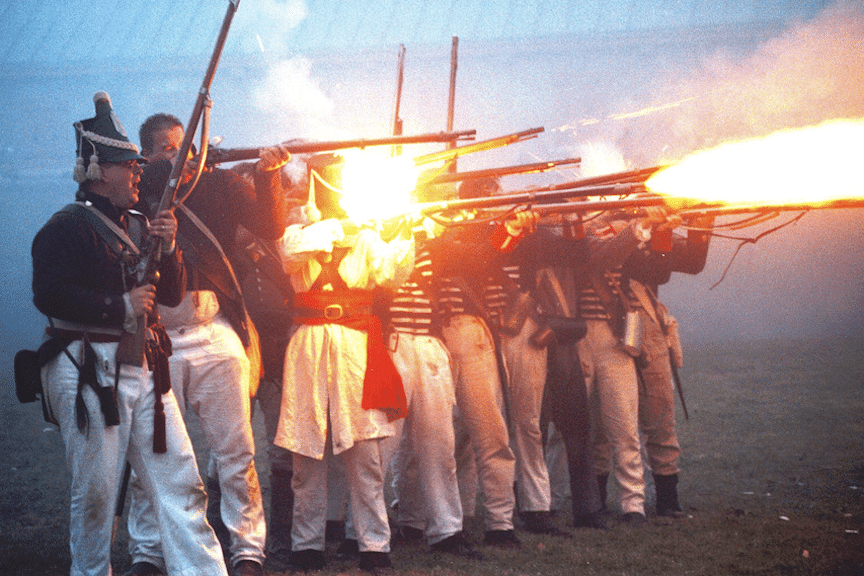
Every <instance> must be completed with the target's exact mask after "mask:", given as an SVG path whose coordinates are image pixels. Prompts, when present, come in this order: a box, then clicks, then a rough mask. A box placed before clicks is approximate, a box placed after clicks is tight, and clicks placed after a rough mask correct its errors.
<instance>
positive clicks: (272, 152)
mask: <svg viewBox="0 0 864 576" xmlns="http://www.w3.org/2000/svg"><path fill="white" fill-rule="evenodd" d="M289 160H291V153H290V152H289V151H288V148H287V147H286V146H284V145H281V144H280V145H278V146H270V147H269V148H264V149H262V150H261V153H260V154H259V155H258V168H259V169H260V170H265V171H271V170H278V169H279V168H281V167H282V166H284V165H285V164H287V163H288V161H289Z"/></svg>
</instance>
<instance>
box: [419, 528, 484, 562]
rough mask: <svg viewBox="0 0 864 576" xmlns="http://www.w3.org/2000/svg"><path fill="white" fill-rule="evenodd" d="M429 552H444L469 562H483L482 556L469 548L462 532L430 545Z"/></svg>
mask: <svg viewBox="0 0 864 576" xmlns="http://www.w3.org/2000/svg"><path fill="white" fill-rule="evenodd" d="M429 550H431V551H432V552H444V553H446V554H452V555H453V556H461V557H462V558H468V559H469V560H483V554H481V553H480V552H478V551H477V550H475V549H474V548H472V547H471V545H470V544H469V543H468V541H467V540H466V539H465V535H464V534H463V533H462V532H457V533H455V534H453V535H452V536H448V537H447V538H445V539H444V540H441V541H440V542H436V543H435V544H431V545H430V546H429Z"/></svg>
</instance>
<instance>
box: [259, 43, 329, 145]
mask: <svg viewBox="0 0 864 576" xmlns="http://www.w3.org/2000/svg"><path fill="white" fill-rule="evenodd" d="M252 103H253V105H254V106H255V107H256V108H257V109H259V110H261V111H263V112H265V113H266V115H267V117H268V118H269V119H270V120H271V125H272V129H273V134H274V135H275V137H276V138H283V139H284V135H285V134H291V135H292V136H294V137H297V138H310V137H315V138H318V139H321V138H329V137H333V136H332V135H333V134H335V133H336V132H337V130H336V129H335V128H334V126H333V108H334V106H333V102H332V100H331V99H330V98H329V97H328V96H327V94H326V93H325V92H324V90H323V89H322V88H321V86H320V84H319V82H318V80H316V79H315V78H313V77H312V62H311V61H310V60H309V59H308V58H304V57H295V58H291V59H290V60H284V61H281V62H278V63H276V64H274V65H273V66H271V67H270V69H269V70H268V72H267V75H266V77H265V78H264V79H263V80H261V82H260V83H259V84H258V85H256V86H255V87H254V88H253V90H252Z"/></svg>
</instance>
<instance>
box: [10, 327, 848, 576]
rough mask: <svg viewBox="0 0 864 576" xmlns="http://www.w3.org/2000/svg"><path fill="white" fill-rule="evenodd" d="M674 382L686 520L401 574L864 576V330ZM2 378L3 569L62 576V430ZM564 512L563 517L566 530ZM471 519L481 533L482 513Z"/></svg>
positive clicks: (729, 361) (711, 350) (706, 367)
mask: <svg viewBox="0 0 864 576" xmlns="http://www.w3.org/2000/svg"><path fill="white" fill-rule="evenodd" d="M682 378H683V381H684V386H685V389H686V395H687V396H686V399H687V406H688V409H689V413H690V419H689V420H684V419H683V415H681V413H680V408H679V434H680V440H681V444H682V447H683V458H682V474H681V484H680V485H679V488H680V492H681V499H682V504H683V505H684V507H685V511H686V512H687V515H688V517H687V518H685V519H681V520H668V519H658V518H654V517H652V518H649V523H648V525H647V526H643V527H629V526H625V525H615V526H613V528H612V529H610V530H608V531H603V532H598V531H587V530H571V532H572V538H569V539H562V538H551V537H541V536H534V535H530V534H525V533H522V532H520V533H519V535H520V538H521V539H522V541H523V544H524V546H523V549H522V550H519V551H500V550H495V549H488V548H482V551H483V553H484V554H485V556H486V559H485V560H484V561H482V562H476V561H469V560H462V559H452V558H450V557H449V556H439V555H434V554H430V553H428V552H427V551H426V549H425V547H423V546H420V545H402V546H396V547H395V548H394V552H393V563H394V565H395V567H396V571H397V572H398V573H400V574H406V575H433V574H434V575H439V576H449V575H463V574H464V575H467V574H471V575H474V574H478V575H493V574H495V575H499V574H512V575H519V576H522V575H525V576H528V575H535V574H536V575H562V576H563V575H572V574H585V575H603V576H607V575H608V576H611V575H617V576H620V575H667V574H668V575H685V574H695V575H725V574H735V575H754V576H756V575H758V576H773V575H777V576H781V575H782V576H786V575H799V574H800V575H811V574H812V575H823V574H838V575H850V576H851V575H860V574H864V537H862V532H864V339H862V338H847V339H833V340H809V341H791V340H782V341H764V342H755V343H746V344H740V343H717V344H699V345H696V344H692V345H690V346H689V349H688V350H687V351H686V367H685V369H684V370H683V371H682ZM3 390H4V393H5V394H4V396H3V397H2V404H0V409H2V426H0V463H2V468H0V486H2V489H0V574H2V575H7V574H8V575H16V576H31V575H32V576H36V575H39V576H54V575H62V574H66V573H68V566H69V550H68V521H69V511H68V506H69V495H68V477H67V474H66V472H65V470H64V462H63V448H62V443H61V440H60V437H59V434H58V433H57V431H56V428H55V427H52V426H50V425H48V424H45V423H44V422H43V421H42V415H41V410H40V408H39V407H38V405H35V404H30V405H20V404H18V403H17V401H16V400H15V399H14V395H13V393H12V392H11V390H12V385H11V382H9V381H8V379H7V381H4V383H3ZM255 424H256V434H257V435H258V440H259V448H260V447H261V446H262V444H261V437H260V436H261V435H260V432H261V430H262V426H261V423H260V420H258V419H256V421H255ZM191 426H192V430H193V439H194V437H195V434H194V432H195V430H194V423H192V424H191ZM202 452H203V451H202ZM259 452H262V451H261V450H259ZM203 456H204V455H203V453H202V454H201V457H202V458H203ZM258 464H259V473H260V474H261V477H262V484H263V489H264V491H265V504H266V502H267V493H268V491H269V485H268V483H267V471H268V469H267V464H266V461H264V460H263V459H262V458H260V457H259V462H258ZM567 520H568V518H566V517H562V518H559V519H558V521H559V522H560V526H561V527H562V528H565V527H566V523H567ZM517 527H518V525H517ZM466 529H467V531H468V534H469V536H470V537H471V538H472V539H474V540H479V539H480V538H482V527H481V526H480V525H479V524H478V523H477V522H476V521H469V522H466ZM128 566H129V557H128V554H127V553H126V551H125V534H124V533H123V531H122V530H121V532H120V534H119V536H118V541H117V543H116V545H115V551H114V567H115V571H116V573H117V574H122V573H123V572H124V571H125V570H126V569H128ZM268 573H269V574H271V575H277V574H282V572H279V571H277V570H268ZM354 573H358V571H357V570H356V568H355V565H354V564H353V563H348V562H339V561H336V560H335V559H332V558H330V559H328V569H327V571H326V572H325V574H354Z"/></svg>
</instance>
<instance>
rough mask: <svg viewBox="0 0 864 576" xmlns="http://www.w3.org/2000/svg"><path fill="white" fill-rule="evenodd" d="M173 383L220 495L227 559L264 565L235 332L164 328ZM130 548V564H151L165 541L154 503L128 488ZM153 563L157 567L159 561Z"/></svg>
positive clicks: (216, 322) (215, 324)
mask: <svg viewBox="0 0 864 576" xmlns="http://www.w3.org/2000/svg"><path fill="white" fill-rule="evenodd" d="M168 335H169V336H170V337H171V343H172V346H173V354H172V356H171V357H170V358H169V359H168V361H169V364H170V367H171V386H172V388H173V390H174V394H175V395H176V396H177V402H178V404H179V405H180V407H181V409H183V411H184V412H185V410H192V411H193V412H194V413H195V414H197V415H198V418H199V420H200V423H201V427H202V429H203V431H204V435H205V437H206V439H207V443H208V445H209V446H210V450H211V456H212V455H215V461H216V470H217V475H218V477H219V487H220V489H221V492H222V502H221V509H220V513H221V517H222V521H223V522H224V523H225V526H226V527H227V528H228V532H229V533H230V535H231V562H232V563H234V564H236V563H237V562H239V561H240V560H247V559H248V560H255V561H257V562H263V560H264V545H265V540H266V522H265V517H264V506H263V503H262V500H261V486H260V484H259V482H258V473H257V471H256V469H255V442H254V438H253V435H252V422H251V416H250V410H251V408H250V405H251V402H250V398H249V360H248V359H247V357H246V352H245V351H244V349H243V344H242V343H241V342H240V338H239V337H238V336H237V333H236V332H234V330H233V329H232V328H231V326H230V325H229V324H228V321H227V320H225V319H224V318H223V317H221V316H217V317H215V318H214V319H213V320H212V321H211V322H205V323H202V324H199V325H197V326H190V327H183V328H179V329H178V328H173V329H170V330H168ZM131 494H132V504H131V505H130V510H129V523H128V526H129V549H130V554H131V556H132V559H133V561H141V560H146V561H148V562H153V563H157V562H154V559H157V560H158V558H160V557H161V555H162V553H161V549H162V548H163V547H164V544H165V542H164V540H163V541H161V544H160V538H159V534H158V532H156V531H155V530H154V527H155V515H154V514H153V512H154V511H153V508H152V504H153V503H152V502H149V501H147V499H144V498H142V496H143V494H142V493H141V491H140V490H139V489H138V488H137V482H136V483H133V484H132V490H131ZM157 565H158V563H157Z"/></svg>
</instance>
